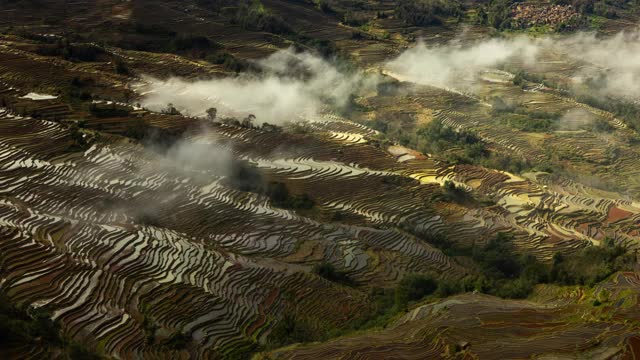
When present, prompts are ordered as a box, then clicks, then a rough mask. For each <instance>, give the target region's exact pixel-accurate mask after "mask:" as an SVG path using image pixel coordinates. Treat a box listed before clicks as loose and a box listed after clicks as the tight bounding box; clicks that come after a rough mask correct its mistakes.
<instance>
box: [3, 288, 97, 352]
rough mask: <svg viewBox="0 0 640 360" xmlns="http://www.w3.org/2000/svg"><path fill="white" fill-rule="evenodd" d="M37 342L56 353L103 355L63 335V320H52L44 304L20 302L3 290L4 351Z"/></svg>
mask: <svg viewBox="0 0 640 360" xmlns="http://www.w3.org/2000/svg"><path fill="white" fill-rule="evenodd" d="M34 346H40V347H42V348H44V349H45V350H46V351H49V352H50V354H49V355H50V356H52V357H53V356H56V357H61V358H69V359H72V360H80V359H82V360H93V359H101V357H100V356H99V355H97V354H95V353H93V352H91V351H89V350H87V349H86V348H84V347H82V346H80V345H79V344H76V343H72V342H70V341H69V339H67V338H65V337H64V336H62V333H61V329H60V324H59V323H57V322H55V321H52V320H51V316H50V315H49V314H48V313H47V312H46V311H44V310H43V309H42V308H39V309H34V308H30V307H21V306H16V304H14V303H13V302H11V301H10V299H9V298H8V297H7V296H6V295H5V294H4V293H3V292H0V353H1V352H2V351H3V350H2V349H5V350H6V349H8V348H18V347H20V348H32V347H34ZM60 354H63V355H62V356H60ZM43 356H44V355H43Z"/></svg>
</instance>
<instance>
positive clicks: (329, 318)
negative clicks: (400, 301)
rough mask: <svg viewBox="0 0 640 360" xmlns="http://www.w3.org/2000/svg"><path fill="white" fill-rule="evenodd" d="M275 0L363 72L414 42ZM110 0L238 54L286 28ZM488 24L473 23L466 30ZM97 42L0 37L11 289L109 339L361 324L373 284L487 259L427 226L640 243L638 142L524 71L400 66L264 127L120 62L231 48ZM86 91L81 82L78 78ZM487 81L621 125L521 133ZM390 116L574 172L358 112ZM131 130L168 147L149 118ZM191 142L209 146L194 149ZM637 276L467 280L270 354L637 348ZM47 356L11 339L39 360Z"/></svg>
mask: <svg viewBox="0 0 640 360" xmlns="http://www.w3.org/2000/svg"><path fill="white" fill-rule="evenodd" d="M53 3H55V1H51V2H48V4H49V5H51V4H53ZM152 3H153V4H152ZM264 3H265V4H266V5H267V6H268V7H269V8H270V9H273V11H275V12H281V13H283V14H289V13H293V14H295V15H296V16H295V19H294V20H293V21H292V24H293V25H294V26H295V27H299V28H304V29H305V30H306V32H305V34H306V35H309V36H312V37H314V38H317V39H329V40H332V41H335V42H336V43H337V44H338V46H339V47H340V48H341V49H346V50H348V51H349V52H350V53H352V54H354V58H355V59H356V60H357V61H358V63H359V64H363V65H365V66H367V67H371V68H382V67H384V66H383V64H382V62H383V61H384V60H385V59H388V58H389V57H390V56H392V55H393V54H396V53H397V52H398V44H402V43H403V41H404V40H403V38H402V35H401V32H402V31H403V28H404V25H402V24H399V23H398V21H397V19H393V18H385V17H380V18H376V19H375V24H374V25H375V26H377V27H378V30H380V31H388V32H390V33H393V34H394V36H395V37H394V36H390V37H389V39H384V41H383V40H380V39H377V40H372V39H365V40H362V41H356V40H355V39H354V38H353V35H352V32H353V31H355V30H356V29H355V28H353V27H349V26H346V25H344V24H341V23H340V21H339V20H338V19H336V17H335V16H334V15H330V14H323V13H320V12H318V11H315V10H313V9H314V8H313V7H312V6H311V5H309V4H302V3H298V2H296V3H294V2H288V1H280V0H270V1H264ZM73 4H74V6H76V8H75V10H77V12H78V14H75V12H74V14H75V15H74V16H73V17H71V18H70V19H69V20H68V22H69V24H74V23H77V24H82V26H83V27H86V28H90V27H91V24H94V22H96V24H98V23H99V24H100V25H101V26H103V25H104V23H103V22H102V21H101V20H100V18H99V16H96V15H97V14H98V12H97V10H96V12H94V11H91V10H92V9H93V10H95V9H94V8H92V7H91V6H90V5H91V4H88V3H87V2H82V1H78V2H73ZM100 5H101V6H104V7H107V8H109V9H111V10H110V13H112V14H113V18H114V19H115V20H112V21H114V23H115V24H119V23H120V22H126V21H127V19H129V18H130V17H142V16H141V14H140V12H141V11H145V12H149V13H150V14H149V16H148V17H146V20H148V22H149V24H157V23H162V22H163V21H166V19H167V18H170V19H171V21H170V22H168V23H167V26H168V27H170V28H176V29H180V30H181V31H193V32H194V33H205V34H216V36H219V37H220V38H222V39H223V40H221V43H222V44H223V46H224V47H225V48H226V49H228V50H229V52H230V53H233V54H234V55H235V56H238V57H239V58H242V59H257V58H262V57H264V56H267V55H269V54H272V53H273V52H275V51H276V50H277V49H279V48H285V47H287V46H289V45H290V44H291V42H290V40H288V39H286V38H285V37H282V36H275V35H272V34H271V35H266V34H265V33H263V32H258V31H253V32H251V31H246V29H242V28H240V27H239V26H236V27H229V26H226V23H223V22H220V21H219V20H220V19H219V16H220V15H219V14H214V13H213V12H211V11H208V10H206V9H203V8H200V7H190V8H189V9H190V10H189V11H186V10H185V9H184V8H183V7H180V6H177V5H175V4H172V3H171V2H170V1H159V2H150V1H141V2H134V3H133V4H129V3H120V2H117V3H116V2H109V1H105V2H100ZM149 9H152V11H150V10H149ZM369 11H371V12H376V13H377V12H392V11H393V4H392V3H391V2H388V1H377V2H371V8H370V9H369ZM84 12H86V13H84ZM83 13H84V14H83ZM4 15H7V14H6V13H5V14H4ZM53 15H56V16H58V14H57V13H56V14H53ZM53 15H52V16H53ZM7 16H12V14H8V15H7ZM318 23H320V24H322V25H321V26H316V27H311V26H310V25H309V24H318ZM414 30H415V31H418V30H416V29H413V30H411V31H414ZM436 32H437V31H436V29H435V28H425V29H421V30H419V33H420V34H422V35H424V37H425V39H431V40H434V39H435V40H434V42H439V43H442V42H445V41H448V39H450V38H451V37H453V36H454V35H455V33H456V29H455V28H447V29H445V30H444V31H440V33H438V34H436ZM483 35H484V32H483V31H482V30H481V29H476V28H472V29H471V30H470V32H469V33H468V34H466V35H465V36H468V37H469V38H474V37H479V36H483ZM211 36H213V35H211ZM92 45H93V46H96V47H98V48H99V49H101V51H103V52H104V53H103V55H101V56H103V57H102V58H100V59H98V60H96V61H92V62H82V61H73V60H64V59H62V58H61V57H57V56H43V55H40V54H38V53H37V51H36V50H37V47H38V43H37V42H36V41H35V40H29V39H27V38H23V37H20V36H17V35H15V34H13V35H0V289H1V290H2V292H3V293H6V294H7V296H8V297H9V299H10V300H11V301H13V302H15V303H16V304H19V305H23V306H31V307H35V308H42V309H45V310H46V311H47V312H48V313H49V314H51V316H52V318H53V319H54V320H56V321H58V322H59V323H60V324H61V327H62V329H63V332H64V333H65V335H67V336H68V337H69V338H71V339H73V340H74V341H76V342H79V343H82V344H83V345H86V346H87V347H88V348H91V349H95V350H97V351H98V352H99V353H102V354H104V355H105V356H109V357H113V358H123V359H136V358H167V359H188V358H205V359H206V358H211V359H217V358H232V359H233V358H238V357H241V356H243V355H246V354H247V353H250V352H252V351H256V350H264V347H263V346H265V344H268V343H269V340H270V336H272V334H273V332H274V331H275V329H277V326H278V325H279V324H282V323H283V322H285V321H286V319H287V317H288V316H294V317H295V318H296V319H299V320H303V321H304V322H305V323H307V324H310V326H311V327H312V328H313V329H314V330H326V329H331V330H335V331H342V330H349V329H351V327H350V324H351V323H356V322H360V321H364V320H367V319H368V317H369V316H370V314H371V313H372V312H373V311H374V310H375V307H376V304H375V303H374V300H373V299H372V297H371V296H369V292H370V291H372V290H373V289H374V288H380V287H381V288H392V287H394V286H396V285H397V284H398V282H399V281H400V280H401V279H402V278H403V277H404V276H405V275H407V274H412V273H429V274H435V275H436V276H437V277H438V278H439V279H452V280H460V279H462V278H464V277H465V276H467V275H469V274H473V273H475V272H476V270H477V269H475V268H474V266H473V265H470V266H466V265H467V264H465V263H461V262H459V261H458V259H456V258H454V257H452V256H448V255H446V254H445V253H444V252H443V251H441V250H440V249H439V248H438V247H436V246H435V245H434V244H431V243H430V242H429V241H428V239H430V238H431V237H436V236H438V235H445V236H446V237H447V238H448V239H452V240H453V241H454V242H455V243H457V244H459V245H464V246H473V245H476V246H481V245H484V244H485V243H487V242H488V241H489V240H491V239H493V238H495V237H496V235H497V234H498V233H501V232H508V233H510V234H513V235H514V241H513V242H514V245H515V247H516V248H517V250H518V251H520V252H522V253H524V254H531V255H533V256H535V257H536V258H537V259H539V260H541V261H543V262H547V263H548V262H550V261H551V260H552V257H553V256H554V254H556V253H565V254H570V253H572V252H575V251H576V250H578V249H581V248H584V247H586V246H589V245H592V244H594V245H599V244H601V243H602V242H603V241H604V240H605V239H607V238H610V239H613V241H614V242H615V243H616V244H620V245H624V246H626V247H627V248H628V249H629V250H630V251H636V250H637V249H638V247H639V240H640V231H639V230H638V229H639V228H638V224H639V223H640V203H638V202H637V201H636V200H635V199H637V198H638V191H640V180H638V177H637V176H636V175H637V173H638V171H639V170H638V169H640V167H639V166H638V165H639V164H638V163H637V159H638V158H640V156H638V155H640V154H638V149H637V147H631V146H625V143H624V140H623V139H624V138H625V137H627V136H628V135H631V134H633V130H632V129H630V128H629V127H628V126H627V125H626V124H625V123H624V121H622V120H620V119H618V118H616V117H615V116H614V115H613V114H610V113H607V112H605V111H603V110H599V109H595V108H593V107H590V106H587V105H586V104H582V103H579V102H578V101H576V100H575V99H571V98H568V97H567V96H565V95H563V94H562V93H560V92H558V91H554V90H551V89H549V88H547V87H545V86H542V85H538V84H527V86H525V87H517V86H514V85H513V83H512V81H513V77H514V74H511V73H509V72H507V71H505V70H503V69H491V70H487V71H486V72H485V73H483V74H482V76H481V85H480V86H479V87H478V90H477V92H476V93H473V94H471V93H467V92H464V91H460V90H457V89H456V88H444V87H435V86H426V85H417V84H411V83H408V81H406V80H408V79H400V80H402V81H404V82H401V83H400V85H399V86H400V87H402V88H403V89H409V90H408V91H407V93H403V94H402V95H398V94H393V95H381V94H375V95H371V96H364V97H362V98H359V99H357V101H359V102H360V103H362V104H364V105H366V106H363V108H364V109H365V110H362V111H361V112H360V113H357V112H356V114H355V115H353V118H345V117H343V116H338V115H336V114H334V113H332V112H329V111H323V112H320V113H318V114H316V115H314V116H307V118H306V119H304V120H307V121H308V124H307V129H306V130H305V131H296V129H295V126H294V125H284V126H283V129H282V130H281V131H270V130H268V129H267V128H265V127H263V128H256V127H250V126H239V125H233V124H232V123H229V124H227V123H223V122H211V121H207V120H205V119H199V118H195V117H189V116H183V115H180V114H165V113H158V112H154V111H150V110H147V109H143V108H141V107H139V106H133V105H132V104H135V103H136V102H137V101H138V100H140V93H141V92H142V90H141V88H140V87H134V86H132V84H133V83H136V84H140V83H141V82H142V83H144V81H145V79H144V78H135V79H134V78H132V77H131V76H128V75H126V74H123V73H118V72H117V71H114V64H115V63H116V62H117V61H123V62H124V63H126V65H127V66H128V68H129V69H130V70H131V72H132V73H134V74H135V73H138V74H139V73H142V72H144V74H145V75H152V76H156V77H158V78H167V77H169V76H181V77H185V78H207V79H210V78H215V77H217V76H222V75H229V70H228V69H225V68H224V66H222V64H210V63H208V62H206V61H202V60H201V59H200V60H198V59H194V58H188V57H185V56H179V55H173V54H166V53H152V52H146V51H139V50H124V49H122V48H119V47H116V46H112V45H108V46H107V45H105V46H103V45H98V44H92ZM558 57H559V55H558V54H550V55H548V64H545V65H544V71H545V72H548V73H550V74H552V76H553V78H554V80H558V81H562V80H563V79H564V80H566V78H567V77H568V76H569V75H568V74H569V73H570V72H571V70H572V69H573V68H574V66H576V64H574V63H572V62H566V63H565V62H562V61H560V60H558ZM510 66H523V65H522V64H510ZM388 75H389V76H393V74H391V73H389V74H388ZM78 89H81V90H82V93H80V94H77V93H74V91H77V90H78ZM494 96H501V97H502V98H504V99H505V100H507V101H509V102H513V103H517V104H519V105H521V106H522V107H523V108H525V109H527V111H537V110H544V111H553V112H558V113H567V112H570V111H582V112H583V113H587V114H588V116H589V117H591V118H593V119H597V120H601V121H604V122H605V123H606V124H609V125H610V126H611V128H612V131H611V133H610V134H609V135H608V136H604V135H602V134H599V133H596V132H590V131H586V130H584V129H580V130H578V129H558V130H554V131H550V132H545V133H532V132H525V131H519V130H517V129H514V128H513V127H511V126H506V125H504V124H503V123H501V122H500V121H499V119H498V118H497V117H496V116H495V114H494V113H493V111H492V110H493V109H492V103H491V98H492V97H494ZM98 105H99V106H112V107H113V108H112V109H111V110H114V113H115V115H114V114H107V115H97V114H96V112H95V108H92V106H98ZM122 108H123V109H126V111H124V112H123V113H118V112H117V111H115V110H117V109H122ZM379 114H382V115H385V116H388V117H389V118H397V119H405V118H411V119H413V120H415V121H414V122H413V123H411V122H410V123H411V124H409V125H410V126H414V125H416V124H417V125H424V124H429V123H431V122H440V123H442V124H444V125H445V126H447V127H450V128H453V129H456V130H464V131H468V132H470V133H473V134H475V135H477V136H478V138H479V139H480V140H481V141H482V142H484V143H486V144H488V146H490V148H491V151H492V152H495V153H508V154H516V155H517V156H520V157H522V158H524V159H527V160H528V161H531V162H533V163H536V162H544V161H547V160H549V156H550V155H549V154H550V153H551V154H554V155H555V156H556V157H555V158H553V159H552V160H554V161H556V160H557V161H558V162H560V163H562V164H564V166H565V167H566V174H562V176H554V175H553V174H550V173H547V172H542V171H535V172H534V171H531V172H525V173H523V174H520V175H515V174H511V173H508V172H505V171H498V170H494V169H489V168H486V167H482V166H477V165H469V164H453V163H450V162H447V161H445V160H443V158H441V157H438V156H434V155H431V154H423V153H420V152H418V151H416V150H415V149H409V148H406V147H403V146H399V144H389V143H385V142H384V141H381V140H380V138H381V134H380V133H379V132H378V131H376V130H374V129H373V128H371V127H370V126H369V125H370V123H369V122H368V121H369V120H370V119H372V118H373V117H374V115H379ZM301 117H302V115H301ZM594 121H595V120H594ZM139 128H142V129H143V131H144V132H145V134H154V135H156V136H157V137H159V138H161V139H162V140H164V141H165V142H166V144H163V145H166V146H165V147H161V146H157V144H153V143H150V142H148V141H145V140H148V139H147V137H146V136H145V137H143V136H137V135H139V134H136V133H135V132H136V130H139ZM414 130H415V129H414ZM184 147H187V148H189V149H192V150H193V151H194V152H196V153H197V154H198V156H197V157H196V156H190V157H188V158H185V157H181V155H180V154H181V151H182V149H183V148H184ZM196 150H197V151H196ZM614 150H615V154H616V156H615V157H613V156H611V153H612V151H614ZM224 159H234V160H237V161H242V162H244V163H247V164H249V165H250V166H252V167H254V168H256V169H258V170H259V172H260V173H261V174H262V176H264V178H265V180H266V181H267V182H278V183H282V184H285V185H286V188H287V189H288V191H289V192H290V193H291V194H293V195H303V194H304V195H306V196H308V197H309V198H310V199H311V200H312V201H313V202H314V204H315V206H313V208H312V209H298V210H292V209H284V208H282V207H277V206H275V205H274V203H273V201H272V200H271V199H270V198H269V196H267V195H265V194H262V193H259V192H251V191H241V190H240V189H238V188H237V187H234V186H233V185H232V184H231V183H230V180H229V179H230V178H231V177H232V174H231V171H232V170H231V169H230V166H229V167H225V166H226V165H228V164H226V165H225V166H221V165H220V164H225V163H224ZM591 180H592V181H591ZM596 180H599V181H596ZM449 181H450V182H452V183H454V184H456V185H457V186H459V188H461V189H463V190H464V191H465V192H468V193H469V194H471V195H472V196H473V197H474V198H477V199H483V200H485V201H482V202H480V201H473V202H456V201H453V200H448V199H447V198H446V197H443V196H442V195H443V186H444V185H445V184H448V182H449ZM603 184H604V185H605V186H603ZM621 189H622V190H625V191H624V192H623V191H621ZM323 263H330V264H332V265H333V266H334V267H335V268H336V269H337V270H338V271H340V272H344V273H345V274H347V275H348V277H349V278H350V279H352V281H353V284H351V285H352V286H345V285H344V284H340V283H338V282H333V281H328V280H327V279H325V278H323V277H321V276H319V275H318V274H317V273H316V272H315V271H314V267H315V266H317V265H319V264H323ZM638 281H639V280H638V277H637V274H636V273H623V274H616V275H615V277H614V278H612V279H609V280H607V281H606V282H604V283H602V284H600V285H598V287H597V288H596V289H595V290H590V291H592V292H593V293H589V294H587V293H586V291H587V290H584V289H583V288H580V287H576V288H575V289H572V290H571V291H573V292H571V293H570V294H569V295H566V293H565V294H560V295H559V293H560V292H559V291H555V290H554V289H553V288H552V287H551V286H546V287H545V286H543V287H540V288H538V289H537V293H536V294H534V296H533V298H532V299H530V300H528V301H509V300H500V299H497V298H494V297H489V296H485V295H479V294H471V293H468V294H463V295H457V296H454V297H450V298H447V299H443V300H438V301H437V302H434V303H431V304H422V305H420V306H418V307H416V308H413V309H411V310H410V311H408V312H407V313H406V314H403V315H401V316H400V317H398V318H395V319H394V321H393V322H392V323H391V324H389V326H388V327H387V328H386V329H384V330H379V331H375V332H371V333H366V334H359V335H353V336H347V337H341V338H337V339H334V340H331V341H329V342H327V343H323V344H315V345H303V346H294V347H292V348H284V349H279V350H273V351H268V352H267V353H265V354H263V355H264V356H272V357H274V358H292V359H293V358H299V359H308V358H344V359H347V358H358V359H378V358H385V359H392V358H403V359H412V358H415V359H425V358H427V359H428V358H438V357H442V356H450V357H455V356H460V357H465V356H466V358H475V357H479V358H492V357H495V355H496V354H499V355H500V357H502V358H505V359H507V358H525V357H531V356H540V357H544V356H546V357H548V358H561V357H564V356H567V357H568V356H570V355H575V354H576V353H580V354H582V355H585V356H591V357H595V358H597V357H602V358H607V357H615V356H617V357H618V358H623V357H624V356H627V357H633V356H637V355H638V344H639V343H640V342H639V340H638V339H640V334H638V330H637V324H636V323H635V322H636V321H637V320H638V319H637V318H638V315H637V314H638V311H637V310H638V308H637V301H636V299H637V295H638V294H637V289H638ZM602 291H606V292H607V293H610V294H611V295H610V299H613V300H611V301H610V302H607V305H606V306H607V307H610V308H607V311H604V310H603V311H600V310H599V309H595V310H594V309H593V307H591V305H590V304H589V303H588V302H589V301H592V300H593V298H594V296H596V297H597V296H598V295H597V294H599V293H600V292H602ZM594 294H596V295H594ZM614 300H615V301H614ZM611 304H614V305H611ZM600 309H602V308H600ZM607 316H608V317H607ZM181 334H184V335H186V336H187V337H188V338H189V345H188V347H187V348H185V349H173V348H170V347H168V346H165V345H163V344H165V343H166V342H168V341H169V340H170V339H172V338H174V337H175V336H176V335H181ZM41 350H42V349H39V348H34V349H23V348H19V349H12V350H11V351H12V352H11V354H16V355H15V356H16V357H18V358H19V357H27V358H29V357H32V358H37V357H38V356H42V354H43V353H44V351H42V352H39V351H41ZM12 356H13V355H12Z"/></svg>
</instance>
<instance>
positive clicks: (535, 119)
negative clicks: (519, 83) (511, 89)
mask: <svg viewBox="0 0 640 360" xmlns="http://www.w3.org/2000/svg"><path fill="white" fill-rule="evenodd" d="M514 83H515V80H514ZM491 103H492V114H493V116H494V117H495V118H496V119H498V120H499V121H500V122H501V123H503V124H505V125H507V126H509V127H512V128H515V129H518V130H520V131H526V132H549V131H551V130H553V129H554V128H555V125H557V120H558V119H560V117H561V116H562V115H561V114H559V113H555V112H546V111H540V110H528V109H526V108H523V107H521V106H517V105H516V104H508V103H507V102H505V101H504V99H502V98H500V97H493V98H492V99H491Z"/></svg>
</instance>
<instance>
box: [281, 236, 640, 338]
mask: <svg viewBox="0 0 640 360" xmlns="http://www.w3.org/2000/svg"><path fill="white" fill-rule="evenodd" d="M428 240H429V242H430V243H431V244H432V245H434V246H437V247H439V248H441V249H443V251H444V252H445V253H447V254H448V255H450V256H463V257H467V258H469V259H471V260H472V262H473V263H474V264H475V269H474V272H475V274H472V275H469V276H467V277H465V278H462V279H442V278H440V279H438V278H437V277H435V276H434V275H431V274H406V275H405V276H404V277H403V278H402V279H401V280H400V281H399V282H398V283H397V285H396V286H395V287H394V288H379V287H373V288H371V290H370V292H369V299H370V302H371V304H372V308H371V312H370V313H369V314H368V316H367V317H364V318H360V319H358V320H356V321H352V322H351V323H350V327H348V328H346V329H343V330H341V331H338V330H335V329H333V330H329V331H325V332H324V333H323V332H318V331H316V330H317V329H316V330H314V328H313V327H312V326H311V325H310V324H309V323H308V322H306V321H301V320H299V319H297V318H295V317H294V316H293V315H287V316H286V317H285V318H284V319H283V320H281V321H280V322H279V323H278V325H276V327H275V328H274V330H273V332H272V334H271V335H270V337H269V343H270V344H271V345H274V346H283V345H286V344H290V343H294V342H309V341H318V340H322V339H325V338H327V337H333V336H339V335H343V334H345V333H348V332H351V331H356V330H363V329H369V328H372V327H384V326H386V324H387V323H388V322H389V321H390V320H391V319H392V318H393V317H394V316H396V315H397V314H398V313H401V312H404V311H407V309H408V307H409V306H411V305H412V304H415V303H416V302H420V301H423V300H424V299H426V298H429V297H432V298H443V297H447V296H451V295H455V294H458V293H463V292H470V291H478V292H482V293H486V294H490V295H494V296H499V297H503V298H518V299H519V298H526V297H527V296H529V295H530V294H531V292H532V291H533V288H534V286H535V285H536V284H540V283H552V284H558V285H587V286H593V285H595V284H596V283H598V282H600V281H602V280H604V279H605V278H607V277H608V276H610V275H611V274H613V273H614V272H616V271H624V270H628V269H631V268H632V266H633V264H634V263H635V256H634V255H631V254H629V253H628V252H627V251H626V250H625V249H624V248H622V247H620V246H617V245H615V244H614V242H613V241H611V240H607V241H605V243H604V244H603V246H590V247H586V248H584V249H582V250H579V251H577V252H575V253H573V254H567V255H559V254H558V255H556V256H555V257H554V259H553V262H552V263H551V264H545V263H542V262H540V261H538V260H537V259H536V258H535V257H534V256H532V255H526V254H518V253H517V252H516V251H515V250H514V246H513V242H512V241H513V236H511V235H510V234H507V233H498V234H497V235H496V236H495V237H494V238H493V239H491V240H490V241H489V242H488V243H487V244H486V245H484V246H460V245H458V244H456V243H454V242H451V241H449V240H448V239H447V238H446V237H444V236H442V235H440V236H430V237H429V239H428ZM313 271H314V273H316V274H318V275H320V276H322V277H324V278H326V279H327V280H330V281H334V282H337V283H343V284H346V285H352V284H353V283H352V281H351V279H349V278H348V276H347V275H346V274H344V273H341V272H339V271H337V270H336V269H335V268H334V267H333V266H332V265H330V264H327V263H323V264H320V265H318V266H316V267H315V268H314V270H313Z"/></svg>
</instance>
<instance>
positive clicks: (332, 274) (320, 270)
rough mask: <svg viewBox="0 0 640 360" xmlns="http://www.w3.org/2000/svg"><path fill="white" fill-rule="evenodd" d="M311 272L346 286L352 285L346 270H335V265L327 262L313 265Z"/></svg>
mask: <svg viewBox="0 0 640 360" xmlns="http://www.w3.org/2000/svg"><path fill="white" fill-rule="evenodd" d="M313 273H314V274H316V275H318V276H320V277H323V278H325V279H327V280H329V281H333V282H336V283H340V284H343V285H348V286H352V285H354V283H353V280H352V279H351V278H350V277H349V275H348V274H347V273H346V272H344V271H340V270H337V269H336V268H335V266H333V264H332V263H329V262H323V263H320V264H318V265H316V266H314V267H313Z"/></svg>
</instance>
